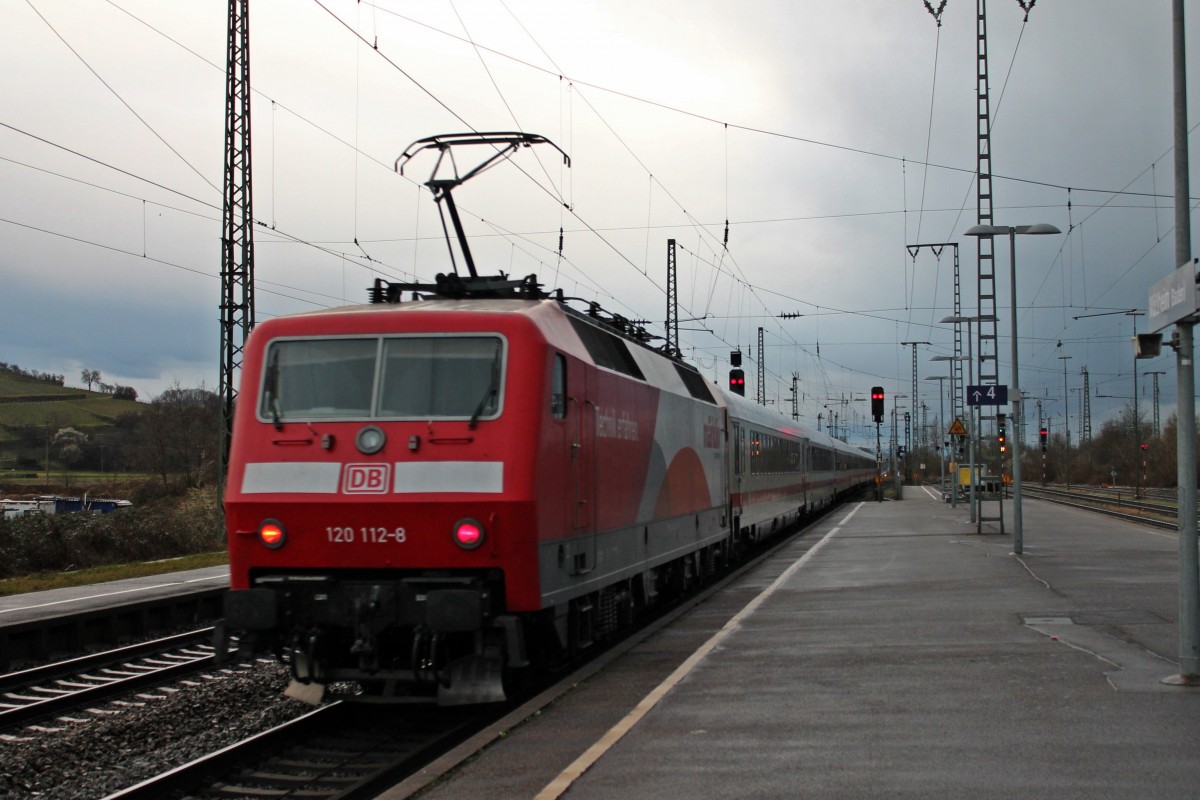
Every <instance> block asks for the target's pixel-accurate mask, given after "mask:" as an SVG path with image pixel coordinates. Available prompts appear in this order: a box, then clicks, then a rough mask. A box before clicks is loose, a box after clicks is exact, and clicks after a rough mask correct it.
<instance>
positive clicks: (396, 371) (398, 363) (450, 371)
mask: <svg viewBox="0 0 1200 800" xmlns="http://www.w3.org/2000/svg"><path fill="white" fill-rule="evenodd" d="M500 356H501V346H500V340H499V339H497V338H495V337H491V336H488V337H476V336H470V337H468V336H447V337H436V338H435V337H415V336H414V337H406V338H403V339H385V340H384V342H383V375H382V380H381V384H382V387H383V388H382V391H381V393H380V403H379V413H378V415H377V416H381V417H419V418H421V419H427V418H428V419H433V418H437V417H471V418H483V419H487V418H489V417H492V416H495V414H496V411H497V410H498V409H499V408H500V369H501V363H500Z"/></svg>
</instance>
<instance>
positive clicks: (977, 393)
mask: <svg viewBox="0 0 1200 800" xmlns="http://www.w3.org/2000/svg"><path fill="white" fill-rule="evenodd" d="M967 405H969V406H1005V405H1008V385H1007V384H1003V383H996V384H985V385H982V386H968V387H967Z"/></svg>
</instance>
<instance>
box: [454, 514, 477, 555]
mask: <svg viewBox="0 0 1200 800" xmlns="http://www.w3.org/2000/svg"><path fill="white" fill-rule="evenodd" d="M454 543H455V544H456V545H458V546H459V547H461V548H462V549H464V550H474V549H475V548H477V547H479V545H481V544H483V525H481V524H480V523H479V522H478V521H477V520H473V519H470V518H467V519H460V520H459V521H458V522H456V523H455V524H454Z"/></svg>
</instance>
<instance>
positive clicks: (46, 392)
mask: <svg viewBox="0 0 1200 800" xmlns="http://www.w3.org/2000/svg"><path fill="white" fill-rule="evenodd" d="M146 408H147V405H146V404H145V403H138V402H135V401H130V400H117V399H114V398H113V397H112V396H111V395H107V394H103V393H101V392H89V391H88V390H87V389H83V388H78V387H74V386H55V385H54V384H51V383H47V382H45V381H39V380H36V379H34V378H30V377H26V376H24V375H16V374H13V373H10V372H0V469H3V470H9V469H13V468H14V467H16V468H25V467H26V462H25V461H23V459H29V458H33V459H34V460H35V461H36V462H37V463H42V461H43V460H44V456H43V455H42V454H41V453H40V452H39V451H41V450H43V449H44V442H45V438H46V435H47V432H48V433H50V434H53V433H54V432H55V431H57V430H59V429H60V428H67V427H70V428H75V429H77V430H79V431H81V432H82V433H85V434H87V436H88V438H89V439H90V440H91V441H93V442H96V441H103V440H105V439H107V438H108V437H109V435H110V434H111V433H112V432H114V431H115V430H116V422H117V418H118V417H120V416H122V415H124V414H129V413H131V412H132V413H134V414H141V413H142V412H143V411H145V409H146Z"/></svg>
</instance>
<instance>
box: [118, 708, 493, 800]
mask: <svg viewBox="0 0 1200 800" xmlns="http://www.w3.org/2000/svg"><path fill="white" fill-rule="evenodd" d="M504 710H507V705H505V707H504V708H502V709H495V708H488V709H486V710H480V709H478V708H476V709H473V710H468V709H446V708H437V707H426V706H403V707H399V706H395V705H392V706H378V705H374V706H367V705H363V704H359V703H350V702H344V701H342V702H336V703H331V704H330V705H327V706H323V707H321V708H318V709H316V710H314V711H312V712H310V713H308V714H306V715H305V716H303V717H299V718H297V719H295V720H292V721H291V722H288V723H286V724H284V725H280V726H278V727H276V728H274V729H272V730H269V731H266V732H264V733H262V734H260V735H258V736H255V737H253V738H251V739H247V740H245V741H243V742H239V743H238V744H236V745H232V746H230V747H227V748H225V749H224V750H221V751H218V752H216V753H213V754H211V755H209V756H206V757H204V758H201V759H198V760H196V761H193V762H192V763H190V764H185V765H183V766H181V767H178V768H176V769H173V770H170V771H168V772H165V773H163V774H162V775H159V776H157V777H154V778H151V779H150V780H147V781H144V782H142V783H140V784H138V785H136V786H131V787H129V788H128V789H125V790H123V791H120V792H117V793H115V794H112V795H109V797H108V798H105V800H152V799H153V800H160V799H161V798H164V797H172V796H182V795H184V794H186V796H187V797H188V798H189V800H191V799H192V798H194V799H195V800H218V799H219V798H221V799H224V800H228V799H229V798H235V797H238V798H240V797H297V796H302V797H306V798H318V799H320V800H358V799H359V798H370V797H375V796H376V795H377V794H378V793H379V792H380V791H382V790H383V789H384V788H386V787H388V786H391V785H392V784H394V783H395V782H396V781H397V780H399V779H400V778H401V777H403V776H405V775H408V774H410V773H412V772H414V771H415V770H416V769H418V768H419V767H420V766H422V765H424V764H426V763H428V762H429V761H430V760H432V759H433V758H434V757H436V756H437V755H439V754H441V753H443V752H445V751H447V750H449V749H450V748H452V747H453V746H454V745H456V744H457V743H459V742H460V741H462V740H463V739H465V738H466V737H467V736H469V735H470V734H472V733H474V732H475V731H477V730H478V729H479V728H480V726H481V725H483V724H486V722H487V721H490V720H491V719H494V718H497V717H498V716H499V715H500V714H501V713H503V711H504Z"/></svg>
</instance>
